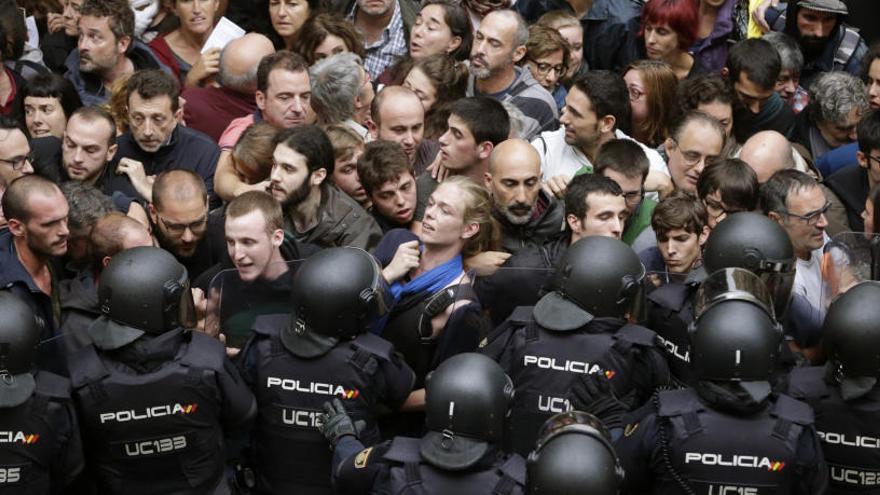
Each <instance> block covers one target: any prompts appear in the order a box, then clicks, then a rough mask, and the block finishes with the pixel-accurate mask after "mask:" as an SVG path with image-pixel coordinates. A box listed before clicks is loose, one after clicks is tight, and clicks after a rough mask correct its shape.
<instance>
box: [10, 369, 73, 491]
mask: <svg viewBox="0 0 880 495" xmlns="http://www.w3.org/2000/svg"><path fill="white" fill-rule="evenodd" d="M35 378H36V384H37V385H36V389H35V391H34V395H32V396H31V398H30V399H28V401H27V402H25V403H24V404H21V405H19V406H16V407H11V408H0V493H3V494H11V495H13V494H14V495H18V494H22V495H25V494H27V495H43V494H49V493H64V483H65V482H67V481H70V479H71V478H72V477H73V476H75V475H76V474H77V473H78V472H79V470H81V469H82V466H83V458H82V450H81V448H82V445H81V443H80V437H79V428H78V426H77V424H76V420H75V415H74V412H73V403H72V402H71V398H70V382H69V381H68V380H67V379H66V378H62V377H60V376H57V375H53V374H52V373H48V372H39V373H37V374H36V376H35Z"/></svg>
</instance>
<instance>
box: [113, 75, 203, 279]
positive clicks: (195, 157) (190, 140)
mask: <svg viewBox="0 0 880 495" xmlns="http://www.w3.org/2000/svg"><path fill="white" fill-rule="evenodd" d="M124 91H125V93H126V94H127V95H128V97H127V101H128V124H129V131H128V132H126V133H124V134H122V135H121V136H119V138H118V139H117V141H116V142H117V145H118V149H117V151H116V155H115V156H114V157H113V161H112V162H110V165H109V169H108V173H107V174H106V177H105V181H104V192H105V193H106V194H108V195H111V194H112V193H113V192H116V191H119V192H122V193H123V194H125V195H126V196H130V197H132V198H137V199H141V200H149V199H150V198H151V197H152V188H153V181H154V180H155V177H156V176H157V175H158V174H160V173H162V172H164V171H166V170H172V169H185V170H191V171H193V172H195V173H196V174H197V175H198V176H199V177H201V178H202V181H203V182H204V183H205V186H206V188H207V190H208V196H209V198H210V199H211V203H212V206H214V205H217V206H219V200H215V196H214V190H213V184H214V169H215V168H216V166H217V160H218V159H219V158H220V148H219V147H218V146H217V143H215V142H214V141H212V140H211V138H209V137H208V136H206V135H205V134H202V133H201V132H199V131H196V130H193V129H190V128H188V127H185V126H182V125H180V124H179V120H180V116H181V114H182V113H183V108H181V107H180V99H179V96H180V86H179V84H178V82H177V80H176V79H175V78H174V77H173V76H170V75H168V74H166V73H164V72H162V71H160V70H146V71H140V72H137V73H135V74H134V75H132V76H131V78H129V80H128V82H127V83H126V85H125V89H124ZM215 201H216V203H215ZM190 275H192V272H190Z"/></svg>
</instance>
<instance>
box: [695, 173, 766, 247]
mask: <svg viewBox="0 0 880 495" xmlns="http://www.w3.org/2000/svg"><path fill="white" fill-rule="evenodd" d="M697 196H698V197H699V199H700V201H701V202H702V203H703V205H704V206H705V207H706V214H707V218H706V220H707V226H708V227H709V230H711V229H714V228H715V226H716V225H718V224H719V223H721V221H722V220H724V219H725V218H727V216H728V215H730V214H733V213H737V212H740V211H752V210H754V209H755V207H757V205H758V176H757V174H755V171H754V170H752V168H751V167H749V165H748V164H747V163H746V162H744V161H742V160H739V159H736V158H722V159H720V160H717V161H715V162H712V163H710V164H709V166H708V167H706V170H704V171H703V173H702V174H701V175H700V180H699V182H697Z"/></svg>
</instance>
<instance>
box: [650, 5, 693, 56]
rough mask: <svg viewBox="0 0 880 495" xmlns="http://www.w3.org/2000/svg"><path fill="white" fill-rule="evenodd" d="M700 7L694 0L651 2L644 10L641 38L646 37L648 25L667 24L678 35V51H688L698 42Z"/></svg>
mask: <svg viewBox="0 0 880 495" xmlns="http://www.w3.org/2000/svg"><path fill="white" fill-rule="evenodd" d="M697 12H698V6H697V2H695V1H694V0H651V1H650V2H647V3H646V4H645V7H644V8H643V10H642V27H641V30H639V38H644V37H645V26H647V25H648V24H653V25H663V24H666V25H667V26H669V28H670V29H672V30H673V31H675V34H677V35H678V49H679V50H683V51H687V50H688V49H689V48H690V47H691V46H692V45H693V44H694V42H695V41H696V40H697V35H698V32H697V29H698V28H697V27H698V26H699V22H698V21H699V16H698V15H697Z"/></svg>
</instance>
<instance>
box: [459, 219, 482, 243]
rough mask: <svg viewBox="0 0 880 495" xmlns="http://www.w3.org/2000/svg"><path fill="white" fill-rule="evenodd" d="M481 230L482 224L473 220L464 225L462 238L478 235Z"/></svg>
mask: <svg viewBox="0 0 880 495" xmlns="http://www.w3.org/2000/svg"><path fill="white" fill-rule="evenodd" d="M479 232H480V224H478V223H477V222H471V223H469V224H467V225H465V226H464V227H462V231H461V238H462V239H470V238H471V237H473V236H475V235H477V234H478V233H479Z"/></svg>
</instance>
